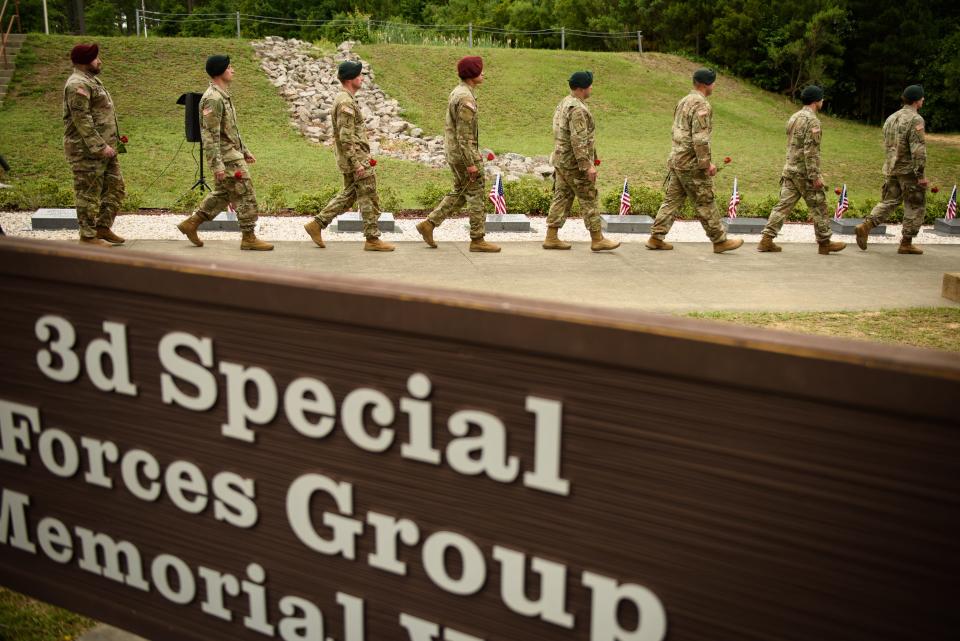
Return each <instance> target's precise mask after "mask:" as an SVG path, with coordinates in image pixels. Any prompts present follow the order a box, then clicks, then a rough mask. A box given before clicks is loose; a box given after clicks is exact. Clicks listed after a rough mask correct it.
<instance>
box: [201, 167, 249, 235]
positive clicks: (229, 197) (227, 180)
mask: <svg viewBox="0 0 960 641" xmlns="http://www.w3.org/2000/svg"><path fill="white" fill-rule="evenodd" d="M224 169H226V172H227V175H226V176H225V177H224V178H223V180H220V181H217V184H216V188H215V189H214V190H213V191H211V192H210V193H209V194H207V197H206V198H204V199H203V202H201V203H200V207H198V208H197V211H195V212H193V213H195V214H196V215H197V216H199V217H200V218H202V219H203V220H213V219H214V218H215V217H216V216H217V214H219V213H220V212H222V211H224V210H225V209H226V207H227V205H228V204H230V205H233V208H234V209H236V210H237V221H238V222H239V223H240V231H253V229H254V227H256V225H257V195H256V194H255V193H254V192H253V181H251V180H250V172H249V171H248V170H247V163H245V162H244V161H242V160H234V161H231V162H228V163H224ZM238 171H239V172H240V175H241V177H240V178H237V172H238Z"/></svg>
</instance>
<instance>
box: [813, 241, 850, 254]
mask: <svg viewBox="0 0 960 641" xmlns="http://www.w3.org/2000/svg"><path fill="white" fill-rule="evenodd" d="M846 248H847V244H846V243H834V242H830V241H827V242H825V243H817V253H818V254H820V255H821V256H826V255H828V254H831V253H835V252H842V251H843V250H844V249H846Z"/></svg>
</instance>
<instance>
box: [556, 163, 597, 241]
mask: <svg viewBox="0 0 960 641" xmlns="http://www.w3.org/2000/svg"><path fill="white" fill-rule="evenodd" d="M574 198H579V199H580V210H581V212H582V216H583V226H584V227H586V228H587V230H588V231H600V205H599V203H598V201H597V183H595V182H593V181H592V180H590V179H589V178H587V172H585V171H581V170H580V169H564V168H562V167H554V171H553V200H552V201H551V202H550V214H549V215H548V216H547V227H557V228H559V227H563V223H565V222H566V221H567V215H568V214H569V213H570V208H571V207H573V199H574Z"/></svg>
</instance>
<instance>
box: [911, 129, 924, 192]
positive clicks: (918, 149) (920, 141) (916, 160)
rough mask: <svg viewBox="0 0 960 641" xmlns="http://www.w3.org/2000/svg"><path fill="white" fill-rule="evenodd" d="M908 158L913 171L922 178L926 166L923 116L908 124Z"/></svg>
mask: <svg viewBox="0 0 960 641" xmlns="http://www.w3.org/2000/svg"><path fill="white" fill-rule="evenodd" d="M909 141H910V158H911V159H912V160H913V173H914V174H915V175H916V176H917V178H919V179H923V172H924V170H925V169H926V166H927V142H926V138H925V137H924V125H923V118H917V119H916V120H914V121H913V122H912V123H911V125H910V134H909Z"/></svg>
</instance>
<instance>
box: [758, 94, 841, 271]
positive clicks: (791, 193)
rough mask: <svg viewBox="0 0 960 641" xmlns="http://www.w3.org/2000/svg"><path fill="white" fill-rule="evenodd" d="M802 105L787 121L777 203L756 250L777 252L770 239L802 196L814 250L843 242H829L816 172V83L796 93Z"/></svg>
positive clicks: (819, 101) (836, 247)
mask: <svg viewBox="0 0 960 641" xmlns="http://www.w3.org/2000/svg"><path fill="white" fill-rule="evenodd" d="M800 100H801V101H802V102H803V104H804V107H803V109H801V110H800V111H798V112H797V113H795V114H793V115H792V116H790V120H788V121H787V162H786V164H785V165H784V167H783V175H782V176H781V177H780V202H778V203H777V205H776V206H775V207H774V208H773V210H772V211H771V212H770V218H769V219H768V220H767V226H766V227H764V229H763V238H762V239H761V240H760V244H759V245H757V251H761V252H778V251H781V249H782V248H781V247H780V246H779V245H777V244H776V243H774V242H773V239H774V238H776V237H777V233H779V232H780V228H781V227H783V221H784V220H786V218H787V216H788V215H789V214H790V212H791V211H793V207H794V205H796V204H797V201H798V200H800V199H801V198H803V199H804V200H805V201H806V202H807V207H809V208H810V213H811V214H812V215H813V229H814V232H815V233H816V236H817V245H818V250H817V251H818V252H819V253H820V254H824V255H827V254H829V253H830V252H838V251H841V250H842V249H843V248H844V247H846V246H847V244H846V243H834V242H831V241H830V236H831V235H832V234H831V232H830V220H829V216H828V214H827V201H826V198H825V196H824V190H823V174H821V173H820V137H821V132H820V119H819V118H817V113H819V112H820V109H821V108H822V107H823V89H821V88H820V87H818V86H816V85H810V86H809V87H806V88H804V90H803V92H802V93H801V94H800Z"/></svg>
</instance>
